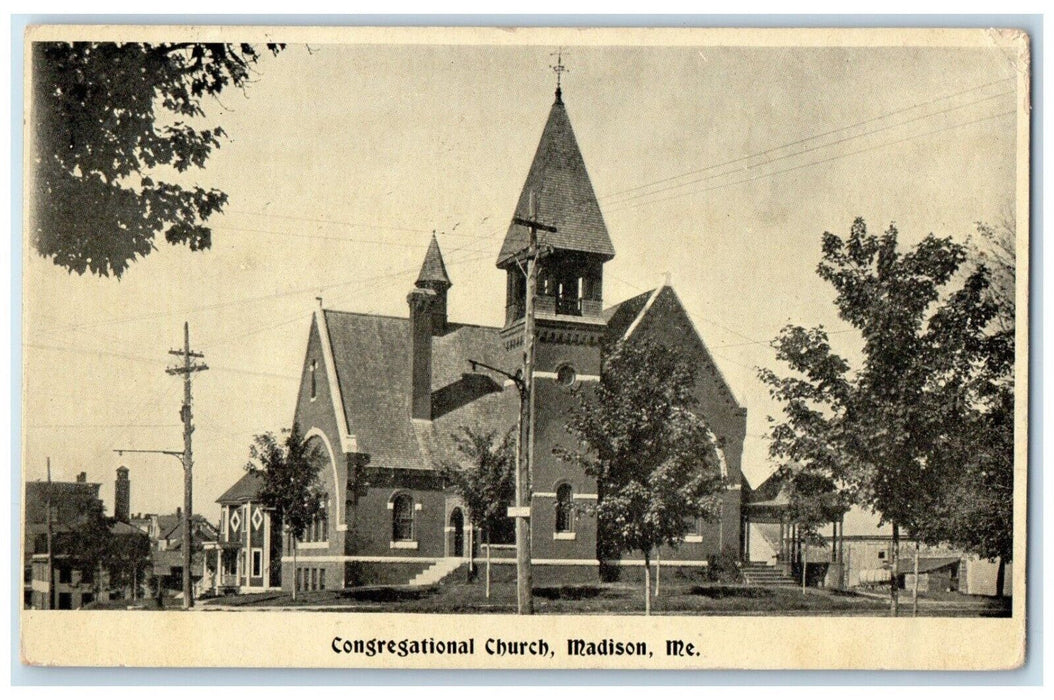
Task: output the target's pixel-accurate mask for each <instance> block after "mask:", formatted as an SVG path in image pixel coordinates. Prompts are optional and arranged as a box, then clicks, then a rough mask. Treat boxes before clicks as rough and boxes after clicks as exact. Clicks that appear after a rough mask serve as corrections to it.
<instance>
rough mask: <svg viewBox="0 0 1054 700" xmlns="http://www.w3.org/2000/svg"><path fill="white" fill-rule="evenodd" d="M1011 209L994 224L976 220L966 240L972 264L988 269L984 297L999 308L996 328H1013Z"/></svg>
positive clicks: (1014, 267) (1013, 236)
mask: <svg viewBox="0 0 1054 700" xmlns="http://www.w3.org/2000/svg"><path fill="white" fill-rule="evenodd" d="M1016 228H1017V227H1016V225H1015V223H1014V216H1013V213H1012V212H1007V213H1005V214H1004V215H1003V216H1002V217H1001V219H1000V221H999V223H998V224H989V223H986V222H983V221H979V222H977V236H975V237H974V238H973V239H972V240H971V241H970V247H969V255H970V258H971V260H972V261H973V262H974V263H975V264H976V265H983V266H985V267H986V268H987V269H988V270H989V273H990V275H989V279H990V282H991V284H990V286H989V288H988V292H987V295H988V298H989V300H991V301H992V302H993V303H995V304H996V306H997V307H998V309H999V311H998V314H997V315H996V318H995V323H996V324H997V327H998V328H999V330H1004V331H1006V330H1013V329H1014V314H1015V308H1016V304H1015V297H1016V296H1017V294H1016V292H1017V290H1016V288H1015V282H1016V279H1017V274H1016V273H1017V264H1016V257H1017V256H1016V250H1017V233H1016Z"/></svg>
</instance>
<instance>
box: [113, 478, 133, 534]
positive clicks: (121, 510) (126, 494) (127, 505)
mask: <svg viewBox="0 0 1054 700" xmlns="http://www.w3.org/2000/svg"><path fill="white" fill-rule="evenodd" d="M131 505H132V484H131V482H130V481H129V480H128V467H117V480H116V481H115V482H114V485H113V517H114V520H117V521H119V522H122V523H127V522H128V519H129V517H130V516H131V510H130V509H131Z"/></svg>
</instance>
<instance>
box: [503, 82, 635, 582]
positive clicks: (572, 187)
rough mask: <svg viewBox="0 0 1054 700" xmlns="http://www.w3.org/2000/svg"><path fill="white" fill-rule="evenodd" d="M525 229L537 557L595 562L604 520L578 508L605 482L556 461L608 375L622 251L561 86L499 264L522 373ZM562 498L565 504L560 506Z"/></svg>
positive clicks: (512, 349) (508, 337)
mask: <svg viewBox="0 0 1054 700" xmlns="http://www.w3.org/2000/svg"><path fill="white" fill-rule="evenodd" d="M557 75H558V77H559V73H558V74H557ZM520 222H535V223H536V224H538V226H539V230H538V233H537V240H538V247H539V257H538V264H537V293H536V295H535V301H534V311H535V313H534V326H535V334H536V335H535V338H536V342H535V356H534V359H535V363H534V372H533V375H534V376H533V396H531V401H530V404H531V406H530V411H531V413H532V416H533V419H532V421H531V425H532V426H533V430H532V432H531V435H530V436H529V440H528V444H529V447H528V450H529V453H530V459H529V464H530V472H531V484H530V490H531V493H532V500H531V542H532V544H531V551H532V557H535V558H539V557H540V558H543V559H545V558H554V559H575V560H577V559H582V560H583V561H595V557H596V527H595V522H594V521H593V519H592V518H591V517H589V516H586V515H576V513H577V511H576V510H574V509H573V508H571V507H570V505H569V504H570V503H571V501H573V500H576V499H589V498H593V499H595V498H596V497H597V487H596V482H595V481H594V480H593V479H591V478H590V477H588V476H587V475H586V474H585V473H584V472H581V470H578V469H576V468H574V467H572V466H571V465H569V464H566V463H564V462H561V461H559V460H557V459H556V457H555V456H554V455H553V448H554V447H557V446H564V447H569V448H570V447H573V441H572V439H571V437H570V435H568V433H567V430H566V428H565V426H566V424H567V417H568V411H569V410H570V409H571V407H572V406H573V405H574V400H575V399H574V396H573V393H574V392H576V391H579V390H589V388H590V387H591V386H595V383H596V382H597V381H598V380H599V378H600V345H601V342H602V340H603V338H604V335H605V332H606V330H607V324H606V322H605V320H604V315H603V281H604V279H603V274H604V263H605V262H607V261H608V260H611V259H612V258H613V257H614V256H615V249H614V247H613V246H612V244H611V238H610V237H609V236H608V231H607V227H606V226H605V224H604V217H603V216H602V215H601V213H600V206H599V204H598V203H597V199H596V195H595V194H594V192H593V185H592V183H591V182H590V180H589V173H588V172H587V171H586V166H585V161H584V160H583V158H582V153H581V151H580V150H579V148H578V142H577V140H576V138H575V134H574V131H573V130H572V128H571V121H570V119H569V118H568V116H567V109H566V106H565V105H564V101H563V95H562V91H561V89H560V87H559V85H558V86H557V89H556V99H555V101H554V102H553V105H552V107H551V108H550V110H549V118H548V120H547V122H546V124H545V128H544V129H543V130H542V137H541V140H540V142H539V144H538V149H537V151H536V152H535V155H534V161H533V162H532V163H531V168H530V171H529V172H528V174H527V180H526V182H525V183H524V186H523V190H522V192H521V193H520V198H519V201H518V202H517V205H516V210H515V212H514V214H513V223H512V224H511V225H510V226H509V229H508V232H507V233H506V235H505V241H504V243H503V244H502V247H501V252H500V253H499V254H498V259H497V266H498V267H499V268H500V269H502V270H504V271H505V274H506V296H505V324H504V327H503V328H502V330H501V337H502V340H503V342H504V346H505V348H506V350H507V351H509V353H510V358H509V364H510V366H514V367H519V366H520V363H521V358H522V353H523V343H524V325H525V323H524V321H525V318H524V314H525V311H526V308H525V307H526V294H527V277H526V271H527V264H526V262H525V260H524V258H525V252H526V250H527V248H528V246H529V241H530V238H529V236H530V231H529V229H528V228H527V227H526V226H525V225H524V224H523V223H520ZM552 229H555V230H552ZM558 494H559V498H560V499H563V500H559V501H558ZM564 501H567V503H565V502H564ZM561 514H562V515H561Z"/></svg>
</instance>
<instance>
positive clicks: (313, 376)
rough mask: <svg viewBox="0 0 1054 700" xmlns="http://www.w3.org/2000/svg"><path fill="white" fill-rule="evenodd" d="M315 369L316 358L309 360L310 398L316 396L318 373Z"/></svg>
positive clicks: (316, 367) (316, 364) (316, 365)
mask: <svg viewBox="0 0 1054 700" xmlns="http://www.w3.org/2000/svg"><path fill="white" fill-rule="evenodd" d="M317 369H318V361H317V360H311V398H315V397H316V396H318V379H317V374H318V373H317V372H316V371H315V370H317Z"/></svg>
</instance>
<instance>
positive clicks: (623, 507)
mask: <svg viewBox="0 0 1054 700" xmlns="http://www.w3.org/2000/svg"><path fill="white" fill-rule="evenodd" d="M694 385H695V372H694V368H693V367H692V365H691V364H690V363H689V362H688V361H687V359H686V358H685V357H684V356H683V355H682V354H681V353H680V352H678V351H677V350H675V349H673V348H670V347H667V346H664V345H661V344H659V343H657V342H655V341H652V340H650V339H640V338H634V339H630V340H628V341H622V342H620V343H618V344H617V345H616V346H615V347H614V348H613V349H612V351H611V352H610V353H609V354H607V356H606V357H605V358H604V364H603V368H602V372H601V379H600V382H599V384H598V385H597V387H596V390H595V391H593V392H588V393H586V392H582V393H581V394H580V395H579V399H578V403H577V406H576V408H575V411H574V412H573V413H572V415H571V417H570V420H569V422H568V424H567V429H568V431H569V432H570V433H571V435H573V436H574V437H575V438H576V439H577V441H578V443H579V445H578V449H577V450H567V449H562V448H558V449H557V450H556V454H557V456H558V457H560V458H561V459H562V460H564V461H566V462H568V463H570V464H574V465H575V466H577V467H578V468H580V469H583V470H584V471H585V473H586V474H588V475H590V476H592V477H594V478H596V480H597V488H598V499H597V504H596V506H595V513H596V516H597V521H598V529H599V533H600V539H601V544H600V547H602V548H603V549H602V551H601V552H599V553H600V554H601V555H602V556H601V558H602V559H603V558H606V557H609V556H613V555H615V554H617V553H618V552H623V551H640V552H643V553H644V556H645V560H646V561H650V557H651V553H652V552H653V551H654V550H655V549H656V548H657V547H659V546H662V545H670V546H677V544H678V543H680V542H681V541H683V539H684V535H685V534H686V532H685V530H686V527H685V521H686V519H689V520H690V519H694V518H697V517H698V518H704V519H707V520H712V519H714V518H715V517H717V514H718V506H719V502H718V498H719V494H720V492H721V491H722V490H723V488H724V484H723V480H722V475H721V466H720V459H721V458H720V456H719V454H718V450H717V445H716V441H715V439H714V436H713V434H712V433H711V432H710V430H709V429H708V427H707V425H706V423H705V421H704V420H703V419H702V418H701V417H700V416H698V415H697V414H696V413H695V412H693V409H694V408H695V406H696V400H695V397H694V396H693V394H692V389H693V387H694Z"/></svg>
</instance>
